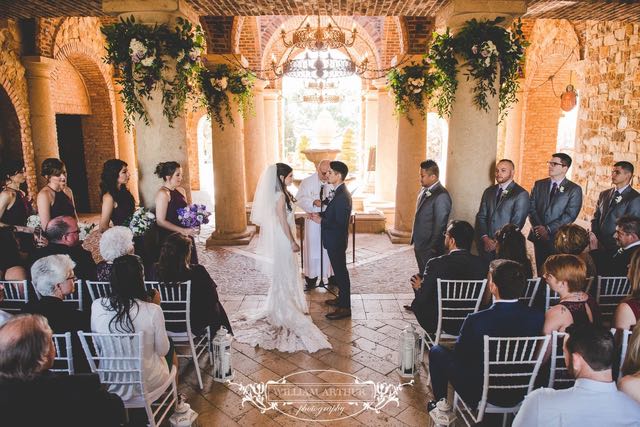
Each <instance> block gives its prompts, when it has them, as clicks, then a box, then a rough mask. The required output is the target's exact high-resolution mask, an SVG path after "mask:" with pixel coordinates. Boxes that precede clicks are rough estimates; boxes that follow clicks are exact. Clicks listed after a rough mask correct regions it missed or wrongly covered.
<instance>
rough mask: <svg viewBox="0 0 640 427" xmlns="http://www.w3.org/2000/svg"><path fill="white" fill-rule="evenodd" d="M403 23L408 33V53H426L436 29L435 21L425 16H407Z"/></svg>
mask: <svg viewBox="0 0 640 427" xmlns="http://www.w3.org/2000/svg"><path fill="white" fill-rule="evenodd" d="M402 21H403V22H404V25H405V29H406V33H407V53H409V54H422V53H426V52H427V46H428V44H429V41H430V40H431V33H432V32H433V29H434V23H433V20H431V19H429V18H427V17H424V16H405V17H403V18H402Z"/></svg>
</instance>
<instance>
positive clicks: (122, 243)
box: [97, 225, 134, 282]
mask: <svg viewBox="0 0 640 427" xmlns="http://www.w3.org/2000/svg"><path fill="white" fill-rule="evenodd" d="M133 251H134V246H133V232H132V231H131V230H130V229H129V228H127V227H123V226H120V225H117V226H115V227H111V228H110V229H108V230H107V231H105V232H104V233H103V234H102V237H101V238H100V255H101V256H102V258H104V261H100V262H99V263H98V266H97V275H98V281H101V282H108V281H110V280H111V268H112V267H113V260H114V259H116V258H119V257H121V256H123V255H130V254H132V253H133Z"/></svg>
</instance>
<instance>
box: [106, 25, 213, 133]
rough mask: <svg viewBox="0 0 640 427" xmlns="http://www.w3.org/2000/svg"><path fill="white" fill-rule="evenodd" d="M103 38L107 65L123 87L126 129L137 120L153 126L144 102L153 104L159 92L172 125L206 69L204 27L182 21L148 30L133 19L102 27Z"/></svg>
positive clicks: (121, 91)
mask: <svg viewBox="0 0 640 427" xmlns="http://www.w3.org/2000/svg"><path fill="white" fill-rule="evenodd" d="M102 32H103V33H104V35H105V37H106V39H107V44H106V50H107V55H106V57H105V62H107V63H109V64H111V65H113V67H114V69H115V73H116V76H115V79H116V82H117V83H118V84H119V85H120V87H121V89H120V95H121V96H122V99H123V101H124V105H125V112H126V115H125V125H126V127H127V129H131V126H132V125H133V121H134V119H135V118H136V117H137V118H139V119H141V120H143V121H144V123H145V124H147V125H149V123H150V122H149V116H148V114H147V111H146V110H145V107H144V104H143V103H142V99H150V98H151V96H152V93H153V91H154V90H155V89H158V88H159V89H160V90H161V91H162V103H163V113H164V116H165V117H166V118H167V120H168V121H169V124H172V123H173V122H174V120H175V119H176V118H177V117H178V116H180V115H181V114H182V112H183V110H184V106H185V103H186V100H187V97H188V96H189V95H190V94H192V93H194V91H193V89H194V86H195V85H196V83H197V79H196V77H197V75H198V72H199V70H200V69H201V68H202V62H201V54H202V51H203V49H204V41H205V39H204V34H203V32H202V29H201V28H200V26H195V27H194V26H193V25H192V24H191V23H190V22H189V21H187V20H185V19H182V18H178V19H177V20H176V26H175V28H174V29H171V28H170V27H169V26H168V25H166V24H162V25H155V26H150V25H145V24H141V23H138V22H136V21H135V18H134V17H133V16H132V17H129V18H126V19H122V20H121V21H120V22H118V23H115V24H112V25H108V26H104V27H103V28H102ZM196 93H197V92H196Z"/></svg>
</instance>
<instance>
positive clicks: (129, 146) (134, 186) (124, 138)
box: [114, 87, 140, 202]
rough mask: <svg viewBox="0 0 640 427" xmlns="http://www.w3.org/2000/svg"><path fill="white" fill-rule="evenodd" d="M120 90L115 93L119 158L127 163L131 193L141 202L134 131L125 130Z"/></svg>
mask: <svg viewBox="0 0 640 427" xmlns="http://www.w3.org/2000/svg"><path fill="white" fill-rule="evenodd" d="M118 90H119V88H117V87H116V90H115V93H114V99H115V104H116V105H115V109H116V132H117V138H118V158H119V159H120V160H122V161H124V162H126V163H127V165H128V169H129V174H130V175H131V178H129V184H128V187H129V191H130V192H131V194H133V197H134V198H135V199H136V201H138V202H139V201H140V194H139V192H138V179H139V178H138V162H137V160H136V147H135V142H134V137H133V129H132V130H131V131H130V132H127V131H126V130H125V128H124V115H125V111H124V104H123V103H122V99H121V98H120V95H119V94H118Z"/></svg>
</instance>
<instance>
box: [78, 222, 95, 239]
mask: <svg viewBox="0 0 640 427" xmlns="http://www.w3.org/2000/svg"><path fill="white" fill-rule="evenodd" d="M94 228H96V224H95V223H93V222H78V230H79V233H78V239H80V240H81V241H84V240H86V239H87V236H88V235H89V234H90V233H91V232H92V231H93V229H94Z"/></svg>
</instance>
